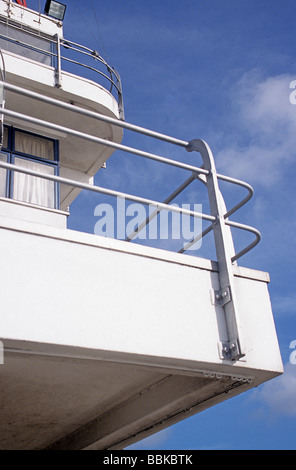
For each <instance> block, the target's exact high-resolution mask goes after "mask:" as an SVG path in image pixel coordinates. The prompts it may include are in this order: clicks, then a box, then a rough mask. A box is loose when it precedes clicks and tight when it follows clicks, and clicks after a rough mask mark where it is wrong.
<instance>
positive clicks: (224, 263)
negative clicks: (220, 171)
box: [187, 139, 245, 361]
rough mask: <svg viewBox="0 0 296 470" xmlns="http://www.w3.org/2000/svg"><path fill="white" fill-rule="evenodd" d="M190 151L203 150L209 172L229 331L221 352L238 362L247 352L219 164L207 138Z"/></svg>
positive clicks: (221, 302)
mask: <svg viewBox="0 0 296 470" xmlns="http://www.w3.org/2000/svg"><path fill="white" fill-rule="evenodd" d="M187 150H188V152H192V151H197V152H199V153H200V154H201V156H202V159H203V165H204V168H205V169H206V170H208V171H209V174H208V175H207V177H206V179H207V183H206V184H207V189H208V196H209V204H210V209H211V215H212V216H214V217H215V218H216V221H215V222H214V227H213V230H214V238H215V246H216V254H217V261H218V267H219V280H220V291H216V292H215V304H216V305H218V306H220V307H223V308H224V312H225V320H226V327H227V332H228V340H227V341H223V342H222V343H221V344H220V353H221V358H223V359H231V360H233V361H235V360H238V359H240V358H241V357H243V356H244V355H245V353H244V352H243V348H242V343H241V338H239V331H240V327H239V315H238V306H237V299H236V292H235V288H234V274H233V269H232V266H233V265H232V261H231V258H232V257H233V256H234V248H233V242H232V236H231V232H230V228H229V227H228V226H227V225H226V224H225V218H224V215H225V213H226V208H225V203H224V199H223V197H222V195H221V192H220V189H219V184H218V177H217V172H216V165H215V161H214V157H213V154H212V152H211V149H210V147H209V146H208V145H207V144H206V143H205V142H204V141H202V140H200V139H195V140H192V141H191V142H189V145H188V146H187Z"/></svg>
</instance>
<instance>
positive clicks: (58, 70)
mask: <svg viewBox="0 0 296 470" xmlns="http://www.w3.org/2000/svg"><path fill="white" fill-rule="evenodd" d="M55 38H56V49H57V55H56V71H55V79H56V83H55V86H56V87H57V88H61V87H62V64H61V41H60V36H59V35H58V34H56V35H55Z"/></svg>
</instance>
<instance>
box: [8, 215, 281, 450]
mask: <svg viewBox="0 0 296 470" xmlns="http://www.w3.org/2000/svg"><path fill="white" fill-rule="evenodd" d="M0 247H1V248H0V250H1V270H0V281H1V287H2V289H1V314H0V315H1V322H0V324H1V328H0V338H1V340H2V342H3V344H4V364H3V365H0V376H1V380H0V384H1V385H0V387H1V392H0V393H1V404H2V406H1V414H0V436H1V437H0V448H2V449H7V448H10V449H11V448H17V449H27V448H33V449H36V448H38V449H39V448H47V447H50V446H53V447H52V448H55V449H67V448H71V449H72V448H73V449H82V448H87V449H89V448H98V449H106V448H108V449H109V448H122V447H125V446H127V445H128V444H130V443H131V442H134V441H137V440H139V439H142V438H143V437H145V436H146V435H149V434H151V433H155V432H156V431H158V430H160V429H162V428H163V427H166V426H168V425H170V424H173V423H175V422H177V421H179V420H182V419H184V418H186V417H188V416H190V415H191V414H194V413H197V412H198V411H201V410H202V409H204V408H207V407H209V406H212V405H214V404H216V403H218V402H220V401H223V400H225V399H227V398H230V397H231V396H233V395H234V394H237V393H240V392H242V391H244V390H246V389H248V388H252V387H254V386H256V385H258V384H260V383H262V382H264V381H266V380H269V379H271V378H272V377H275V376H276V375H278V374H280V373H281V372H282V363H281V358H280V354H279V349H278V344H277V338H276V333H275V329H274V324H273V318H272V312H271V307H270V302H269V296H268V291H267V282H268V276H267V275H266V274H265V273H261V272H257V271H253V270H249V269H243V268H237V267H236V268H235V276H236V277H235V279H236V287H237V291H238V292H237V294H238V297H239V299H240V304H239V307H240V316H241V318H240V320H241V321H240V325H241V336H242V337H243V340H244V344H245V348H246V355H245V357H244V358H242V359H241V360H239V361H236V362H233V361H228V360H225V359H223V358H221V355H220V353H219V344H221V342H223V341H225V340H226V337H227V335H226V329H225V318H224V312H223V308H222V307H219V306H217V305H215V304H214V302H213V295H212V294H213V289H217V288H218V287H219V285H218V272H217V265H216V263H213V262H211V261H209V260H203V259H199V258H193V257H192V256H186V255H178V254H174V253H169V252H166V251H163V250H158V249H149V248H147V247H142V246H137V245H134V244H129V243H125V242H122V241H118V240H110V239H106V238H101V237H98V236H95V235H89V234H85V233H78V232H74V231H71V230H66V229H62V228H58V227H50V226H46V225H41V224H40V225H39V224H37V223H36V222H35V223H29V222H25V221H23V220H20V219H19V220H18V219H9V218H8V217H1V218H0Z"/></svg>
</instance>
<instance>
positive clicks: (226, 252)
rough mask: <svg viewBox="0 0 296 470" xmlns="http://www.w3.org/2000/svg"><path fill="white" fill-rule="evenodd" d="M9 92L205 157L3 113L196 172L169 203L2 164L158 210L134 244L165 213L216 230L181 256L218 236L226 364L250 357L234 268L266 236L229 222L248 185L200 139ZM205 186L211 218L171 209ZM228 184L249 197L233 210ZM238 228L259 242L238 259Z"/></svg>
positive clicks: (250, 192)
mask: <svg viewBox="0 0 296 470" xmlns="http://www.w3.org/2000/svg"><path fill="white" fill-rule="evenodd" d="M3 87H4V90H9V91H10V92H14V93H17V94H21V95H25V96H27V97H29V98H31V99H34V100H38V101H41V102H44V103H48V104H51V105H55V106H57V107H59V108H63V109H66V110H69V111H71V112H76V113H79V114H81V115H84V116H88V117H91V118H94V119H97V120H99V121H103V122H106V123H109V124H112V125H114V126H119V127H121V128H124V129H127V130H129V131H132V132H136V133H140V134H143V135H146V136H149V137H151V138H154V139H158V140H162V141H165V142H168V143H171V144H174V145H177V146H179V147H182V148H184V149H185V150H186V151H188V152H193V151H194V152H198V153H199V154H200V156H201V157H202V161H203V164H202V166H201V167H198V166H195V165H189V164H187V163H183V162H180V161H177V160H172V159H169V158H166V157H163V156H161V155H157V154H153V153H150V152H146V151H143V150H139V149H136V148H133V147H129V146H126V145H123V144H119V143H116V142H112V141H110V140H105V139H102V138H101V137H97V136H94V135H90V134H86V133H83V132H80V131H77V130H74V129H71V128H68V127H65V126H61V125H57V124H54V123H51V122H47V121H44V120H41V119H37V118H34V117H32V116H29V115H24V114H21V113H18V112H16V111H11V110H9V109H5V108H2V109H1V113H2V114H3V115H4V116H9V117H11V118H14V119H17V120H23V121H27V122H30V123H31V124H33V125H36V126H38V127H40V126H42V127H44V128H45V129H51V130H55V131H58V132H62V133H65V134H66V135H68V136H75V137H78V138H81V139H85V140H87V141H91V142H95V143H97V144H100V145H104V146H106V147H111V148H113V149H117V150H121V151H123V152H126V153H128V154H132V155H137V156H140V157H142V158H147V159H149V160H153V161H155V162H159V163H163V164H166V165H170V166H174V167H176V168H180V169H183V170H187V171H189V172H190V176H189V178H188V179H187V180H186V181H184V183H183V184H181V185H180V186H179V187H178V188H177V189H176V190H175V191H174V192H173V193H172V194H171V195H170V196H168V197H167V198H166V199H165V200H164V201H163V202H159V201H155V200H151V199H147V198H143V197H140V196H135V195H131V194H127V193H123V192H119V191H115V190H113V189H108V188H104V187H100V186H95V185H91V184H87V183H82V182H79V181H75V180H71V179H68V178H63V177H60V176H55V175H48V174H44V173H40V172H37V171H33V170H30V169H25V168H21V167H18V166H16V165H13V164H9V163H4V162H0V167H1V168H5V169H7V170H11V171H17V172H20V173H25V174H28V175H32V176H37V177H39V178H44V179H46V180H49V181H54V182H56V183H60V184H65V185H70V186H73V187H76V188H79V189H85V190H89V191H92V192H95V193H100V194H105V195H108V196H115V197H119V198H124V199H127V200H129V201H133V202H138V203H141V204H145V205H150V206H154V207H155V211H154V212H153V213H152V214H150V216H149V217H148V218H147V219H146V220H144V221H143V223H142V224H141V225H140V226H139V227H138V229H137V231H136V232H134V233H133V234H129V236H128V239H127V241H130V240H132V239H133V238H134V236H135V234H136V233H139V230H141V229H142V228H143V227H144V226H146V225H147V224H148V223H149V222H150V221H151V220H152V218H154V217H155V216H156V215H157V214H158V213H159V212H160V211H162V210H168V211H172V212H178V213H181V214H185V215H187V216H192V217H198V218H201V219H204V220H206V221H208V222H210V226H209V227H208V228H207V229H206V230H204V231H203V232H202V233H201V234H199V235H198V237H196V238H195V239H193V240H191V241H190V242H189V243H188V244H187V246H185V247H183V248H182V249H181V250H180V253H184V252H185V251H186V250H187V249H188V248H189V247H190V246H191V245H192V244H193V243H196V241H197V240H198V239H201V238H203V237H204V236H206V235H207V234H208V233H210V232H212V231H213V233H214V240H215V248H216V254H217V261H218V268H219V279H220V288H221V289H220V291H218V292H216V296H215V301H216V302H217V306H220V307H223V309H224V310H225V317H226V324H227V328H228V336H229V341H227V342H225V343H223V351H222V354H223V357H224V358H225V359H231V360H237V359H239V358H240V357H242V356H244V352H243V349H244V348H243V345H242V344H241V339H239V328H238V324H239V322H238V311H237V301H236V289H235V286H234V272H233V264H234V263H235V262H236V261H237V260H238V259H239V258H241V257H242V256H243V255H245V254H246V253H248V252H249V251H250V250H251V249H252V248H254V247H255V246H256V245H257V244H258V243H259V241H260V238H261V236H260V233H259V231H258V230H257V229H255V228H253V227H250V226H248V225H245V224H242V223H238V222H234V221H231V220H229V217H230V216H232V215H233V214H234V213H236V212H237V211H238V210H239V209H240V208H241V207H242V206H244V205H245V204H246V203H247V202H248V201H249V200H250V199H251V197H252V196H253V189H252V187H251V186H250V185H249V184H248V183H245V182H243V181H240V180H238V179H235V178H232V177H230V176H225V175H222V174H219V173H217V171H216V166H215V161H214V158H213V155H212V152H211V149H210V147H209V146H208V145H207V143H206V142H204V141H203V140H200V139H195V140H192V141H190V142H187V141H183V140H179V139H176V138H173V137H170V136H167V135H164V134H161V133H158V132H155V131H151V130H148V129H145V128H142V127H139V126H135V125H133V124H130V123H127V122H125V121H122V120H120V119H114V118H111V117H108V116H105V115H102V114H99V113H96V112H93V111H89V110H87V109H83V108H80V107H78V106H75V105H70V104H67V103H64V102H61V101H59V100H56V99H54V98H50V97H48V96H45V95H41V94H39V93H35V92H32V91H30V90H27V89H23V88H20V87H18V86H15V85H12V84H9V83H6V82H4V83H3ZM195 180H199V181H201V182H202V183H203V184H204V185H205V186H206V187H207V190H208V199H209V205H210V212H211V213H210V214H204V213H199V212H196V211H192V210H189V209H184V208H183V207H179V206H177V205H172V204H170V203H171V202H172V201H173V200H174V199H175V197H177V196H178V195H179V194H180V193H181V192H182V191H183V190H184V189H185V188H187V187H188V186H189V185H190V184H191V183H192V182H193V181H195ZM220 180H221V181H225V182H228V183H231V184H234V185H236V186H239V187H243V188H244V189H245V190H246V191H247V194H246V196H245V197H244V198H243V199H241V200H240V201H239V202H238V203H236V204H235V205H234V206H233V207H232V208H231V209H229V210H227V209H226V206H225V203H224V199H223V197H222V194H221V192H220V188H219V181H220ZM232 228H236V229H239V230H243V231H247V232H250V233H252V234H253V235H254V236H255V239H254V240H253V241H252V242H251V243H250V244H249V245H248V246H246V247H245V248H244V249H242V250H241V251H239V253H233V249H234V248H233V242H232V237H231V229H232Z"/></svg>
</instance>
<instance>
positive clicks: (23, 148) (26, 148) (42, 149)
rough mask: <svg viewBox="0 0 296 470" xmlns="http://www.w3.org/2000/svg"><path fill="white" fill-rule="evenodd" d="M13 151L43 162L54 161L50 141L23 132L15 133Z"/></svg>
mask: <svg viewBox="0 0 296 470" xmlns="http://www.w3.org/2000/svg"><path fill="white" fill-rule="evenodd" d="M15 150H16V151H17V152H21V153H26V154H28V155H34V156H35V157H40V158H44V159H45V160H54V151H53V142H52V140H47V139H43V138H42V137H37V136H34V135H31V134H26V133H24V132H18V131H16V132H15Z"/></svg>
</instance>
